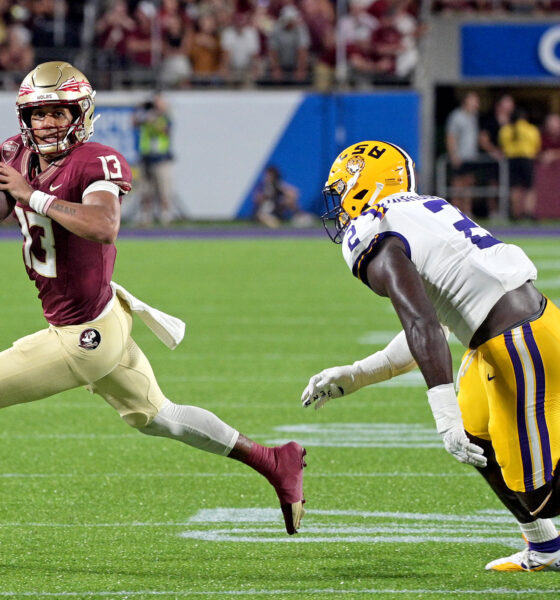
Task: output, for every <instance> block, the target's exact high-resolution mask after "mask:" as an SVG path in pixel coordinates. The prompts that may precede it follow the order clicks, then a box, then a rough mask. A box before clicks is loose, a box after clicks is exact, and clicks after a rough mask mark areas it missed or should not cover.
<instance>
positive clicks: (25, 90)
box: [18, 81, 35, 96]
mask: <svg viewBox="0 0 560 600" xmlns="http://www.w3.org/2000/svg"><path fill="white" fill-rule="evenodd" d="M34 91H35V89H34V88H33V86H31V85H29V84H28V83H27V82H25V81H24V82H23V83H22V84H21V87H20V88H19V93H18V96H27V94H32V93H33V92H34Z"/></svg>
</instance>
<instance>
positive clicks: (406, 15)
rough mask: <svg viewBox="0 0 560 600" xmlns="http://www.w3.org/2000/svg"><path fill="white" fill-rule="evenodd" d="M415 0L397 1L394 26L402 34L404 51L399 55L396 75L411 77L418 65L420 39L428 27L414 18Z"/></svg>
mask: <svg viewBox="0 0 560 600" xmlns="http://www.w3.org/2000/svg"><path fill="white" fill-rule="evenodd" d="M414 6H415V4H414V0H396V1H395V14H394V25H395V27H396V28H397V30H398V31H399V32H400V34H401V43H402V50H401V51H400V52H399V53H398V55H397V63H396V74H397V75H398V76H399V77H409V76H410V75H411V74H412V73H413V72H414V69H415V67H416V65H417V63H418V58H419V53H418V39H419V38H420V37H422V36H423V35H424V34H425V33H426V32H427V27H426V26H425V25H423V24H421V23H419V22H418V19H417V18H416V17H415V16H414Z"/></svg>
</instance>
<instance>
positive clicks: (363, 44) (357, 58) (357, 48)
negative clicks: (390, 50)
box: [347, 40, 394, 88]
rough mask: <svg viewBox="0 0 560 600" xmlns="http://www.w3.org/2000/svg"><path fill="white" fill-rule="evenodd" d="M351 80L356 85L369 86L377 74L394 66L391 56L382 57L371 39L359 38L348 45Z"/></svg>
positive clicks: (385, 71)
mask: <svg viewBox="0 0 560 600" xmlns="http://www.w3.org/2000/svg"><path fill="white" fill-rule="evenodd" d="M347 58H348V66H349V68H350V74H349V80H350V83H351V84H352V85H354V86H356V87H365V88H369V87H371V86H372V84H373V82H374V79H375V77H376V76H378V75H381V74H383V73H387V72H389V71H390V70H391V68H393V67H394V61H393V60H392V59H391V58H380V57H379V54H378V53H377V51H376V49H375V48H374V46H373V44H372V43H371V40H358V41H356V42H355V43H354V44H351V45H350V46H348V49H347Z"/></svg>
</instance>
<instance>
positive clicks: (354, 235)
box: [342, 206, 385, 285]
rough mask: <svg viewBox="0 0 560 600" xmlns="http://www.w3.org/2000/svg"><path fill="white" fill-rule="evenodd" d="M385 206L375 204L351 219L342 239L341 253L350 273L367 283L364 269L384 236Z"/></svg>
mask: <svg viewBox="0 0 560 600" xmlns="http://www.w3.org/2000/svg"><path fill="white" fill-rule="evenodd" d="M384 214H385V208H384V207H382V206H377V207H376V209H375V210H371V211H368V212H367V213H365V214H363V215H360V216H359V217H358V218H357V219H353V220H352V222H351V223H350V226H349V227H348V229H347V230H346V233H345V235H344V239H343V241H342V254H343V256H344V260H345V261H346V264H347V265H348V268H349V269H350V270H351V271H352V274H353V275H354V276H355V277H357V278H358V279H359V280H360V281H362V282H363V283H365V284H366V285H367V276H366V269H367V266H368V264H369V262H370V261H371V259H372V258H373V257H374V256H375V253H376V252H377V250H378V249H379V244H380V242H381V241H382V240H383V239H384V238H385V232H384V231H383V229H384V228H383V227H382V221H383V218H384Z"/></svg>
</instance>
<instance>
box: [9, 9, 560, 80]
mask: <svg viewBox="0 0 560 600" xmlns="http://www.w3.org/2000/svg"><path fill="white" fill-rule="evenodd" d="M469 11H470V12H476V11H478V12H480V13H481V14H494V13H511V14H525V15H526V14H539V13H542V14H545V15H546V14H547V13H551V12H554V11H558V12H560V0H433V1H431V2H430V1H425V0H424V1H422V0H348V2H339V3H336V2H334V1H333V0H135V1H134V0H132V1H131V0H128V1H126V0H85V1H84V2H70V1H68V0H17V1H13V0H0V77H1V78H2V80H3V83H4V87H7V88H10V87H15V86H17V84H18V83H19V81H20V80H21V75H22V74H24V73H25V72H27V71H28V70H29V69H31V68H32V66H33V65H34V64H35V63H38V62H42V61H46V60H51V59H60V58H65V59H66V60H69V61H71V62H72V63H73V64H76V65H78V66H79V67H81V68H82V69H83V70H86V71H87V72H88V73H91V74H92V77H91V78H92V79H93V82H94V85H95V86H96V87H97V88H99V89H118V88H126V87H139V86H146V87H153V86H154V85H159V86H160V87H165V88H167V89H169V88H186V87H189V86H222V87H223V86H230V87H231V86H234V87H251V86H270V85H282V86H287V85H297V86H314V87H315V88H316V89H329V88H330V87H332V86H335V85H337V84H340V83H341V82H344V84H345V85H347V86H348V87H350V88H356V87H368V86H372V85H378V84H387V83H388V84H393V85H408V84H409V83H410V78H411V75H412V74H413V72H414V68H415V66H416V64H417V60H418V42H419V40H420V39H421V38H422V36H423V35H424V34H425V33H426V29H427V27H426V25H425V23H426V22H427V20H428V16H429V14H431V13H433V14H457V13H465V12H469Z"/></svg>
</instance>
